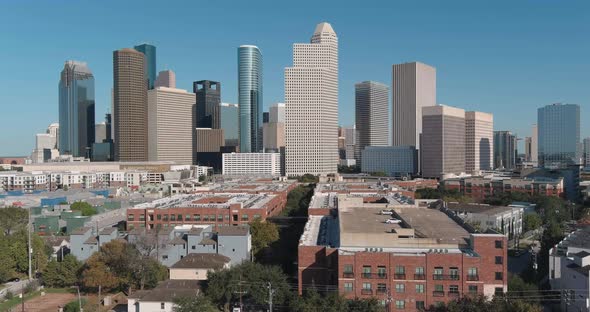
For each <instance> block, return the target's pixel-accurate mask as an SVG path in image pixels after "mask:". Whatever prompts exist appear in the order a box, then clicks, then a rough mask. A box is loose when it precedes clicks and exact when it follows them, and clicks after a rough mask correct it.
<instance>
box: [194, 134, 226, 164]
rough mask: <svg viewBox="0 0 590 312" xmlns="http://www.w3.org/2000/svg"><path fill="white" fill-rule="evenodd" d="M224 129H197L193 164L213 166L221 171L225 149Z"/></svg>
mask: <svg viewBox="0 0 590 312" xmlns="http://www.w3.org/2000/svg"><path fill="white" fill-rule="evenodd" d="M224 141H225V140H224V138H223V129H211V128H197V129H195V141H194V143H193V144H194V145H193V146H194V154H193V164H198V165H201V166H207V167H213V170H214V171H215V172H221V166H222V153H223V152H224V151H223V143H224Z"/></svg>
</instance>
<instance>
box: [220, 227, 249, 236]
mask: <svg viewBox="0 0 590 312" xmlns="http://www.w3.org/2000/svg"><path fill="white" fill-rule="evenodd" d="M249 232H250V227H249V226H222V227H218V229H217V235H221V236H246V235H248V233H249Z"/></svg>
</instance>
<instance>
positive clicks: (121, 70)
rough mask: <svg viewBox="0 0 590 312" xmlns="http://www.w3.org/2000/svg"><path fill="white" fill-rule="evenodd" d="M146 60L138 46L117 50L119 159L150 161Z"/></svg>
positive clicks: (114, 60) (116, 103)
mask: <svg viewBox="0 0 590 312" xmlns="http://www.w3.org/2000/svg"><path fill="white" fill-rule="evenodd" d="M145 67H146V60H145V57H144V55H143V53H141V52H138V51H136V50H134V49H122V50H118V51H115V52H113V81H114V89H113V95H114V110H113V113H114V123H113V124H114V129H115V159H117V160H118V161H147V160H148V136H147V135H146V133H147V132H148V105H147V80H146V79H145V78H144V72H145Z"/></svg>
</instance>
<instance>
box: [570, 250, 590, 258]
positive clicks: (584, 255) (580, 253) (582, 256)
mask: <svg viewBox="0 0 590 312" xmlns="http://www.w3.org/2000/svg"><path fill="white" fill-rule="evenodd" d="M573 255H574V256H576V257H578V258H585V257H587V256H590V252H587V251H585V250H582V251H580V252H577V253H575V254H573Z"/></svg>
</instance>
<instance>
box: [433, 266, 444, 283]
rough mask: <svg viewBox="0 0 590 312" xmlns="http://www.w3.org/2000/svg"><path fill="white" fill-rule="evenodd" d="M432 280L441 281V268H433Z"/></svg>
mask: <svg viewBox="0 0 590 312" xmlns="http://www.w3.org/2000/svg"><path fill="white" fill-rule="evenodd" d="M432 278H433V279H435V280H441V279H443V268H442V267H435V268H434V275H433V277H432Z"/></svg>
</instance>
